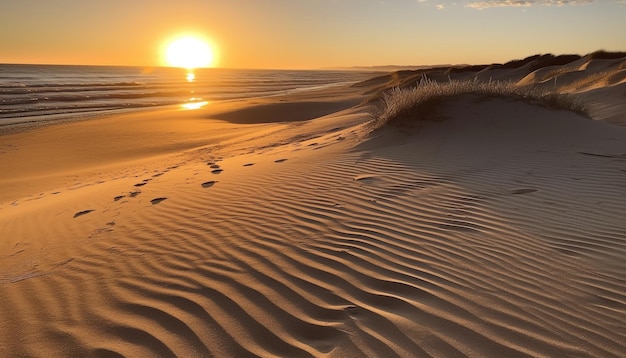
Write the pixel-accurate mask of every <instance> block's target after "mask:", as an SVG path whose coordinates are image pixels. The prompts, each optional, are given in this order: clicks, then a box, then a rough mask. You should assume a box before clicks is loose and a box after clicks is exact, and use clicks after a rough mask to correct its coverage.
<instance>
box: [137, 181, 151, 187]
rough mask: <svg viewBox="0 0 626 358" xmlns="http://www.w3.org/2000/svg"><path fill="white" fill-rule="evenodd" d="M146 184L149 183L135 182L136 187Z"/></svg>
mask: <svg viewBox="0 0 626 358" xmlns="http://www.w3.org/2000/svg"><path fill="white" fill-rule="evenodd" d="M146 184H148V183H145V182H144V183H137V184H135V186H136V187H140V186H144V185H146Z"/></svg>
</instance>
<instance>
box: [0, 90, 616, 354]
mask: <svg viewBox="0 0 626 358" xmlns="http://www.w3.org/2000/svg"><path fill="white" fill-rule="evenodd" d="M346 101H347V102H345V104H346V105H348V104H349V103H348V102H350V101H348V100H346ZM333 103H335V104H336V103H337V102H336V101H335V102H333ZM255 105H258V104H255ZM242 106H243V107H242ZM245 106H246V105H242V104H239V105H237V106H233V107H231V109H230V110H232V113H234V114H228V113H231V112H228V111H229V109H225V108H217V109H208V110H206V111H204V112H203V111H199V112H190V113H187V112H184V113H183V112H171V111H165V112H161V113H151V114H150V115H149V116H150V117H149V118H151V120H147V117H146V118H144V117H142V115H139V116H138V117H135V116H130V117H124V121H125V122H124V125H123V126H120V125H117V126H116V124H115V121H118V120H120V119H119V117H113V118H110V119H99V120H97V121H88V122H81V123H75V124H69V125H67V126H65V125H64V126H59V127H50V128H53V129H50V131H51V132H48V131H39V132H36V133H37V135H39V136H41V137H40V138H46V140H47V141H48V143H49V145H52V146H55V145H56V144H55V143H57V144H58V143H60V142H63V141H65V140H66V139H65V138H67V136H71V135H76V136H80V134H81V133H82V135H85V133H100V129H99V130H97V131H96V130H95V128H109V129H110V130H111V131H112V132H111V137H112V138H116V140H118V141H119V142H118V143H117V144H116V146H114V147H115V148H117V149H116V150H111V151H106V150H104V149H102V148H104V147H98V145H100V144H103V143H100V144H98V143H93V142H90V141H96V142H97V141H99V140H103V139H102V137H101V136H99V135H92V136H91V137H88V138H86V139H89V140H90V141H89V140H87V141H86V142H89V143H92V145H95V146H96V147H98V148H100V150H101V151H103V152H104V153H105V154H107V153H108V154H107V155H110V156H112V157H111V158H110V159H111V160H110V163H109V162H106V163H100V160H91V159H89V156H86V157H87V159H85V161H84V162H82V164H77V162H76V161H74V160H69V159H68V160H65V161H64V160H62V158H59V163H58V164H54V165H51V166H48V167H46V166H45V165H43V164H40V166H43V167H45V170H43V169H42V171H43V172H44V173H43V174H41V175H39V174H38V173H36V170H33V172H29V173H28V174H27V175H25V176H24V177H22V178H20V177H19V175H18V174H14V176H12V177H3V178H2V180H3V181H4V183H7V182H11V183H19V182H27V183H30V184H23V185H22V186H19V185H16V188H20V189H19V190H18V191H16V192H14V193H12V192H11V190H10V189H6V188H7V186H6V185H5V186H3V187H4V188H5V189H4V190H3V191H2V198H3V199H2V201H1V203H0V228H1V232H2V238H1V240H0V302H2V304H0V352H2V355H4V356H50V357H67V356H77V357H78V356H107V357H114V356H132V357H139V356H141V357H151V356H154V357H156V356H159V357H173V356H179V357H208V356H216V357H224V356H233V357H245V356H261V357H269V356H283V357H306V356H315V357H319V356H329V357H361V356H371V357H392V356H401V357H421V356H445V357H454V356H481V357H483V356H494V357H515V356H577V357H579V356H580V357H585V356H590V357H591V356H595V357H598V356H601V357H611V356H614V357H619V356H623V355H624V352H626V326H624V324H623V322H626V279H625V277H626V261H625V260H624V257H625V256H626V222H625V221H624V213H626V129H625V128H622V127H617V126H614V125H610V124H607V123H603V122H598V121H592V120H589V119H586V118H582V117H580V116H578V115H575V114H572V113H568V112H555V111H551V110H548V109H545V108H541V107H536V106H531V105H528V104H524V103H520V102H513V101H507V100H489V101H483V100H476V99H474V98H471V97H467V98H460V99H456V100H453V101H450V102H447V103H446V105H445V108H443V112H442V114H443V115H444V116H445V117H446V118H447V119H446V120H445V121H440V122H427V123H426V124H425V125H424V126H422V127H421V128H418V129H415V130H411V131H407V130H399V129H397V128H385V129H383V130H381V131H377V132H374V133H370V131H369V129H368V128H369V127H368V125H367V122H368V121H369V120H370V116H369V115H368V114H367V113H365V112H364V109H363V108H358V107H357V108H355V109H350V110H345V111H341V112H338V113H335V114H332V115H329V116H326V117H320V118H317V119H315V120H313V121H304V122H290V123H258V124H246V125H238V124H229V123H226V122H223V121H221V120H219V119H211V118H213V117H218V116H222V117H223V116H224V113H226V114H227V115H226V117H228V116H240V115H242V111H245V110H244V109H242V108H245ZM293 106H295V107H296V108H295V109H294V108H292V107H293ZM264 108H265V109H266V110H267V108H272V109H273V110H277V111H278V112H276V116H277V117H281V118H282V116H283V115H284V113H283V114H281V113H280V110H281V109H283V108H284V106H282V107H281V106H271V105H267V106H265V107H264ZM298 109H301V110H302V111H306V110H307V109H312V110H315V111H318V110H319V108H318V107H317V106H311V104H310V101H305V102H304V105H303V106H302V107H297V106H296V105H292V106H288V108H287V109H286V110H287V111H288V112H291V111H294V110H296V111H297V110H298ZM336 109H339V108H336ZM176 113H178V114H176ZM216 114H217V115H216ZM181 116H182V117H181ZM304 117H306V116H304V115H303V118H304ZM180 118H187V119H186V120H180ZM142 121H143V122H142ZM148 122H149V123H148ZM262 122H266V120H265V119H264V120H263V121H262ZM154 123H159V124H158V125H157V124H154ZM79 124H80V125H79ZM92 126H96V127H92ZM133 126H134V127H133ZM157 127H159V128H160V129H159V128H157ZM114 128H118V129H117V130H118V132H115V130H114ZM128 128H135V130H136V131H139V133H143V135H144V137H143V138H144V139H140V138H142V136H130V137H124V136H122V133H129V131H128V130H127V129H128ZM202 128H204V130H202ZM92 130H93V132H90V131H92ZM58 131H63V133H64V135H63V136H59V135H57V134H56V133H57V132H58ZM142 131H145V132H149V131H155V133H157V134H159V135H161V136H163V138H164V139H163V140H160V141H150V140H146V139H145V138H150V137H149V136H148V137H145V132H142ZM185 132H187V134H186V135H181V133H185ZM130 133H133V132H130ZM23 135H25V134H16V135H14V136H4V137H2V140H3V143H12V145H14V146H15V150H14V151H6V152H5V153H3V157H2V158H3V159H2V160H5V162H6V163H15V161H18V160H19V159H20V158H24V157H23V156H22V155H23V154H20V150H24V151H25V150H27V149H23V148H25V146H27V145H30V144H29V143H30V142H29V137H27V136H23ZM122 138H127V139H126V140H124V139H122ZM168 138H170V139H171V140H172V142H167V140H168ZM172 138H179V140H178V141H174V140H173V139H172ZM180 138H182V139H180ZM55 140H56V141H57V142H54V141H55ZM105 141H106V140H105ZM164 143H169V144H164ZM151 146H157V147H159V148H160V149H159V150H156V154H154V151H153V150H151V149H149V147H151ZM61 147H63V146H61ZM119 148H127V149H126V150H122V151H120V149H119ZM133 148H134V149H133ZM111 153H112V154H111ZM115 153H118V154H119V156H120V157H116V155H118V154H115ZM120 153H121V154H120ZM129 153H130V154H129ZM137 153H139V154H137ZM41 155H42V158H41V160H43V159H45V155H44V154H41ZM50 155H56V154H50ZM120 158H121V159H120ZM101 164H102V165H101ZM14 165H17V164H14ZM57 166H62V168H63V170H62V171H55V170H54V168H55V167H57ZM14 173H19V171H17V170H16V171H15V172H14ZM31 178H33V179H32V180H31ZM42 178H43V179H42ZM46 178H52V179H50V180H49V181H48V180H46ZM20 179H21V180H20ZM26 192H28V193H29V194H24V193H26Z"/></svg>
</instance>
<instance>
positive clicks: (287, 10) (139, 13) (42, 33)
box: [0, 0, 626, 69]
mask: <svg viewBox="0 0 626 358" xmlns="http://www.w3.org/2000/svg"><path fill="white" fill-rule="evenodd" d="M179 34H194V35H196V36H200V37H202V38H203V39H205V40H206V41H208V42H209V43H210V44H211V46H212V47H213V49H214V52H215V58H216V63H215V65H216V66H217V67H225V68H265V69H281V68H285V69H316V68H327V67H349V66H374V65H437V64H483V63H485V64H486V63H502V62H506V61H509V60H513V59H521V58H524V57H527V56H530V55H534V54H538V53H553V54H571V53H576V54H585V53H589V52H593V51H595V50H599V49H605V50H608V51H626V35H625V34H626V0H595V1H594V0H484V1H475V0H467V1H443V0H442V1H436V0H384V1H381V0H2V2H0V63H44V64H92V65H132V66H160V65H164V62H163V52H164V45H165V44H166V43H167V42H168V41H169V40H171V39H172V38H174V37H175V36H177V35H179Z"/></svg>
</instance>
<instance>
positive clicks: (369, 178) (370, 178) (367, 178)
mask: <svg viewBox="0 0 626 358" xmlns="http://www.w3.org/2000/svg"><path fill="white" fill-rule="evenodd" d="M375 180H376V177H375V176H374V175H367V174H364V175H357V176H356V177H354V181H358V182H360V183H366V184H371V183H373V182H374V181H375Z"/></svg>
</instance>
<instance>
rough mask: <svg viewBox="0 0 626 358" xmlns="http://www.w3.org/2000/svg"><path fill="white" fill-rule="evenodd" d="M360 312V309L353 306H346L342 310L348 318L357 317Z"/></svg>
mask: <svg viewBox="0 0 626 358" xmlns="http://www.w3.org/2000/svg"><path fill="white" fill-rule="evenodd" d="M360 310H361V308H360V307H359V306H355V305H350V306H346V307H345V308H344V311H345V312H346V313H347V314H349V315H350V316H356V315H358V314H359V311H360Z"/></svg>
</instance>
